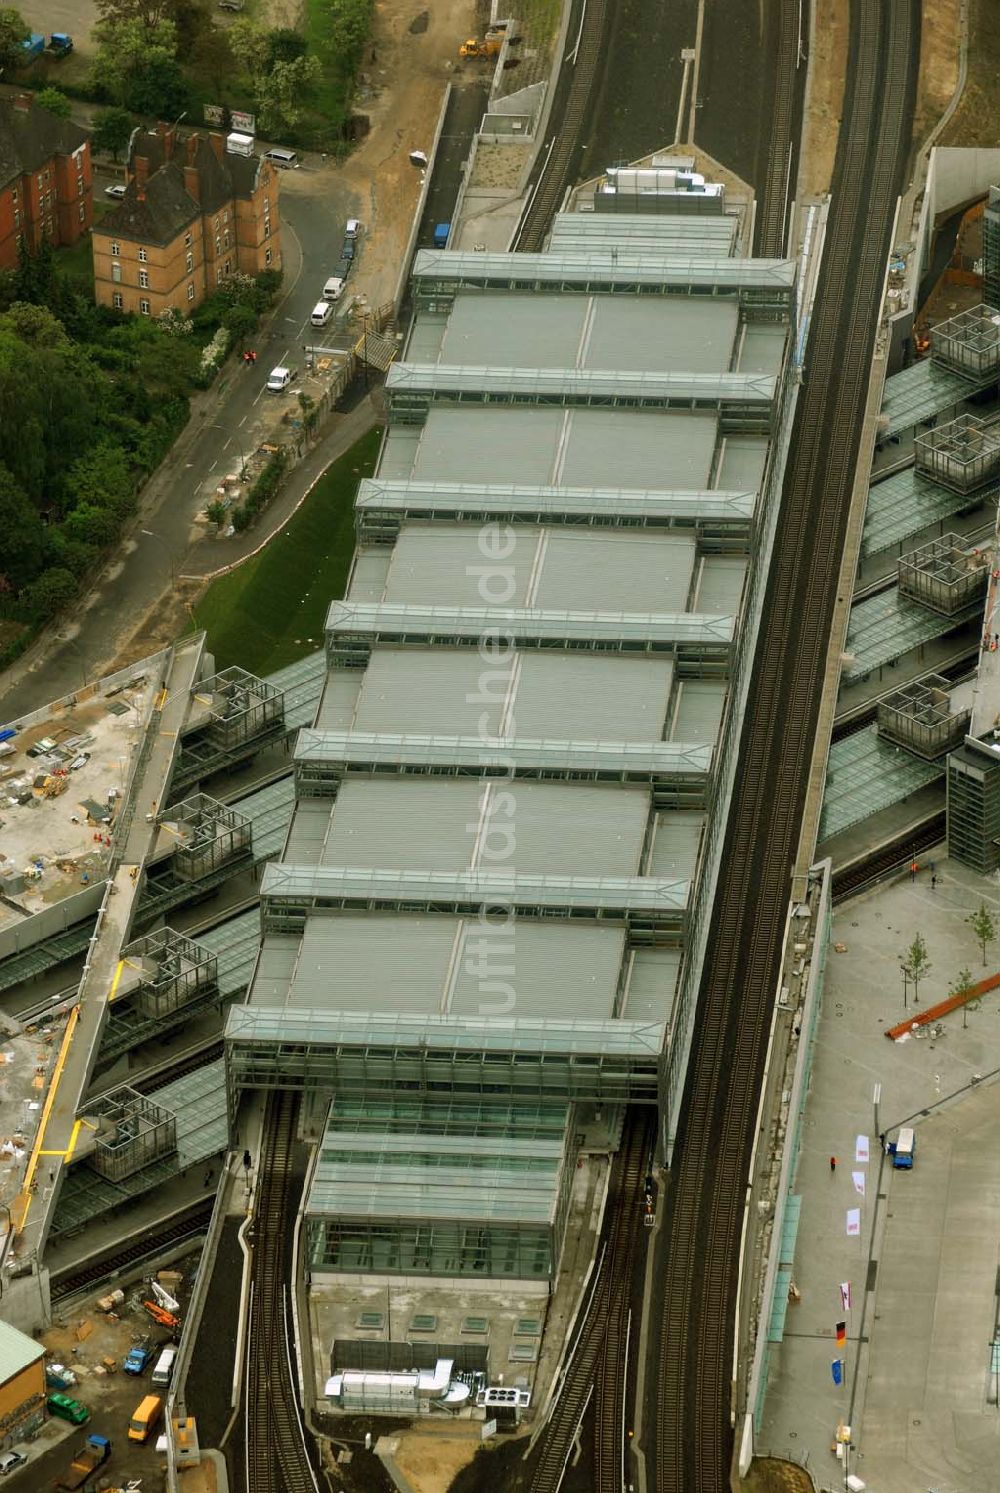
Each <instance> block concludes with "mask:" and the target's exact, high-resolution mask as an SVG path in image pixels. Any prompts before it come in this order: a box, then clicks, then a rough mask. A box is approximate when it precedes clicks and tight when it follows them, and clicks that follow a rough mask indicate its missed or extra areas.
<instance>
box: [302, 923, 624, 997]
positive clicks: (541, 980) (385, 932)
mask: <svg viewBox="0 0 1000 1493" xmlns="http://www.w3.org/2000/svg"><path fill="white" fill-rule="evenodd" d="M506 926H507V927H508V929H509V932H507V933H498V932H496V930H493V931H492V932H491V935H490V939H489V947H488V949H485V948H484V946H483V930H482V927H481V925H480V924H479V922H478V921H477V920H467V919H462V918H451V917H441V916H437V917H421V916H418V915H416V914H379V915H378V917H377V919H376V918H373V917H372V916H369V915H366V914H352V913H342V914H338V916H337V917H335V918H311V919H310V920H309V921H308V922H307V923H306V928H305V933H304V935H303V938H302V946H301V950H300V952H299V955H298V959H297V963H296V969H295V978H294V980H293V982H292V985H291V989H290V991H289V996H288V999H289V1001H290V1002H291V1003H292V1004H294V1005H296V1006H298V1007H302V1008H308V1009H320V1010H324V1011H337V1010H345V1011H351V1010H354V1011H372V1012H384V1013H386V1014H391V1013H394V1012H405V1013H409V1014H411V1015H419V1014H425V1015H434V1016H447V1015H453V1016H457V1017H469V1016H473V1017H488V1016H490V1015H491V1014H492V1015H498V1014H499V1015H506V1016H509V1015H510V1014H511V1011H510V1009H509V997H508V993H507V989H506V987H508V986H509V987H511V988H513V990H514V992H515V995H516V1001H517V1013H518V1014H519V1015H520V1016H522V1017H525V1016H530V1017H557V1016H574V1017H586V1018H588V1019H595V1020H603V1019H605V1018H607V1017H610V1016H611V1013H612V1010H613V1008H614V1001H615V991H616V989H617V986H618V975H619V970H620V968H621V961H622V958H623V955H624V947H625V934H624V931H623V930H622V929H620V928H612V927H596V926H586V927H573V928H571V927H568V926H566V925H564V924H559V923H532V922H527V921H521V920H518V919H516V918H515V919H514V920H513V922H512V923H510V924H509V925H506Z"/></svg>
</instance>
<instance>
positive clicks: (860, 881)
mask: <svg viewBox="0 0 1000 1493" xmlns="http://www.w3.org/2000/svg"><path fill="white" fill-rule="evenodd" d="M944 837H945V814H944V810H943V809H942V811H941V813H940V814H931V815H929V816H928V818H927V819H925V820H924V821H923V823H922V824H917V825H914V827H913V828H912V829H908V830H907V831H906V833H905V834H903V835H898V836H897V837H896V839H895V840H890V841H888V842H887V843H886V844H885V845H880V846H879V847H878V849H877V850H876V851H875V852H874V853H873V854H872V855H866V856H865V857H864V859H863V860H858V861H853V862H852V863H851V864H850V865H849V866H844V868H843V869H842V870H840V871H834V873H833V900H834V902H843V901H844V900H845V899H846V898H847V897H854V896H857V894H858V892H863V891H865V890H866V889H867V888H868V887H870V886H874V885H875V884H876V882H879V881H881V880H882V879H883V877H885V876H891V875H892V873H893V872H894V871H899V870H902V869H904V868H905V867H906V866H908V865H909V864H910V862H911V861H913V860H917V861H919V860H920V857H921V856H922V855H924V854H926V852H927V851H928V850H933V848H934V846H935V845H940V844H941V842H942V841H943V839H944Z"/></svg>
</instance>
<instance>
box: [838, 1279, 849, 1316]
mask: <svg viewBox="0 0 1000 1493" xmlns="http://www.w3.org/2000/svg"><path fill="white" fill-rule="evenodd" d="M840 1304H841V1306H842V1307H843V1308H844V1311H845V1312H849V1311H850V1309H851V1283H850V1281H849V1280H842V1281H841V1282H840Z"/></svg>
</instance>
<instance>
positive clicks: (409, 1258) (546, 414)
mask: <svg viewBox="0 0 1000 1493" xmlns="http://www.w3.org/2000/svg"><path fill="white" fill-rule="evenodd" d="M664 206H665V207H667V206H669V203H668V202H666V203H665V204H664ZM744 227H745V225H744V224H742V223H741V221H740V219H739V217H738V215H737V214H733V213H720V214H718V215H714V216H705V217H700V216H697V215H687V216H685V215H681V214H677V213H671V212H669V211H666V210H665V211H662V212H660V213H650V212H648V211H646V212H643V213H641V214H638V213H637V214H634V215H633V214H629V213H625V212H618V213H615V214H614V215H605V216H603V217H602V216H601V215H597V214H594V213H590V214H587V213H586V212H583V213H580V212H573V213H563V214H561V215H560V216H559V217H558V218H557V220H556V223H555V227H554V230H553V233H552V237H551V241H550V244H549V247H548V250H547V251H546V252H544V253H541V254H497V253H462V252H444V251H438V250H434V251H421V252H420V253H418V254H417V257H416V261H415V267H414V273H413V280H412V287H411V290H412V303H413V307H414V314H413V318H412V322H411V325H410V328H409V331H408V334H407V337H406V340H405V344H404V347H403V351H402V356H401V359H400V361H399V362H397V363H396V364H394V365H393V366H392V367H391V368H390V370H389V374H388V377H387V383H386V393H387V399H388V426H387V429H386V432H385V437H384V441H383V446H382V450H381V454H380V457H379V462H378V466H377V471H376V474H375V475H374V477H373V478H372V479H370V480H366V481H363V482H362V483H361V485H360V489H359V492H358V495H357V502H356V526H357V550H356V554H355V558H354V562H353V566H352V570H351V574H350V579H349V584H348V587H347V592H346V596H345V598H344V600H342V601H336V602H333V603H332V604H331V606H330V609H329V614H328V617H327V623H326V649H325V679H324V682H323V686H322V694H321V697H320V700H319V705H318V708H317V710H316V713H315V717H314V719H313V721H312V722H311V724H310V726H309V727H308V728H306V729H304V730H303V731H302V732H301V733H300V735H299V738H298V742H297V746H296V749H295V804H294V812H293V815H292V820H291V826H290V829H289V832H288V836H287V840H286V842H285V845H284V849H283V851H282V853H281V855H280V857H279V858H278V859H277V860H275V861H272V862H271V863H270V864H268V865H267V866H266V868H265V870H264V873H263V878H262V882H261V927H262V942H261V947H260V952H259V956H258V960H257V964H256V968H255V971H254V975H253V978H252V981H251V983H250V988H249V993H248V996H247V999H246V1001H245V1003H241V1004H238V1005H234V1006H233V1007H232V1008H231V1009H230V1013H229V1016H228V1019H227V1026H226V1040H225V1065H226V1079H227V1086H228V1095H229V1105H230V1113H231V1116H235V1113H236V1111H237V1109H238V1107H239V1105H240V1102H241V1098H242V1096H243V1095H244V1094H246V1093H250V1092H254V1091H256V1092H261V1091H263V1092H266V1091H268V1090H276V1089H294V1090H296V1091H298V1092H299V1093H300V1094H301V1095H302V1108H301V1115H302V1123H303V1125H304V1127H305V1129H306V1132H307V1133H308V1135H309V1136H310V1138H312V1139H313V1140H314V1141H316V1142H317V1144H316V1147H315V1153H314V1161H313V1164H312V1167H311V1171H310V1174H309V1177H308V1178H307V1182H306V1194H305V1204H304V1207H305V1214H306V1218H305V1232H304V1239H305V1245H304V1248H305V1252H306V1257H307V1261H308V1267H309V1269H310V1271H311V1272H312V1277H313V1280H314V1281H315V1280H317V1279H318V1278H320V1277H326V1278H328V1279H330V1278H332V1279H334V1280H336V1279H337V1278H344V1279H350V1280H355V1281H356V1280H358V1279H362V1278H368V1279H386V1280H390V1281H391V1280H392V1279H397V1280H398V1279H403V1278H405V1279H407V1280H413V1279H414V1278H419V1277H436V1278H441V1279H449V1280H453V1281H459V1282H461V1281H464V1282H466V1283H468V1282H470V1281H471V1282H475V1283H478V1284H483V1283H486V1284H487V1285H488V1283H489V1282H490V1281H498V1280H503V1281H507V1282H510V1281H517V1280H520V1281H527V1282H534V1283H535V1284H536V1286H537V1287H539V1288H541V1289H543V1290H545V1289H548V1288H549V1286H550V1285H551V1282H552V1281H553V1280H554V1278H555V1277H556V1275H557V1272H558V1269H559V1263H560V1257H561V1254H562V1250H563V1245H564V1237H565V1221H566V1217H567V1210H568V1206H569V1199H570V1194H571V1192H572V1188H573V1185H574V1178H575V1177H576V1176H577V1175H578V1173H579V1170H580V1168H579V1165H578V1163H579V1159H580V1156H581V1154H583V1153H586V1152H587V1151H594V1150H597V1151H603V1152H605V1153H606V1152H608V1151H610V1150H613V1149H614V1148H615V1147H616V1146H617V1143H618V1139H619V1136H620V1133H621V1127H622V1123H623V1116H624V1110H625V1107H626V1106H627V1105H629V1104H632V1103H641V1104H646V1105H649V1106H657V1105H658V1106H659V1110H660V1116H661V1125H660V1147H661V1150H662V1152H663V1153H664V1154H669V1150H670V1146H671V1144H672V1140H673V1132H674V1127H675V1125H676V1118H677V1110H678V1105H679V1101H680V1095H681V1088H682V1083H683V1076H684V1067H685V1063H686V1059H687V1052H688V1047H689V1044H690V1038H691V1032H692V1024H693V1021H694V1010H695V996H696V994H697V989H698V982H699V975H700V967H701V960H702V956H703V952H704V947H705V940H706V938H707V932H708V920H709V913H710V909H711V901H712V893H713V887H714V881H715V875H716V871H717V867H718V861H719V856H720V854H721V847H722V840H723V834H724V830H725V823H726V813H727V809H728V799H729V794H730V789H731V782H732V772H733V768H734V765H735V754H736V748H737V743H738V739H739V732H740V722H741V716H742V709H743V704H744V700H745V693H746V688H747V684H748V677H747V676H748V667H749V661H750V658H751V656H752V645H753V641H754V636H755V632H756V626H757V621H758V618H759V614H760V610H761V606H762V601H763V593H764V583H765V580H766V573H767V564H768V560H769V556H770V550H771V544H772V540H773V535H774V528H775V520H776V512H777V499H778V494H779V492H780V484H781V476H782V470H783V464H784V455H785V446H786V441H787V434H788V429H789V425H790V415H791V410H792V407H793V404H794V395H795V383H796V381H795V378H794V376H793V373H792V361H793V356H794V348H795V343H796V337H795V323H796V295H795V265H794V263H793V262H786V261H772V260H769V261H760V260H754V259H752V258H748V257H745V255H743V254H742V253H741V245H742V243H743V232H742V229H743V228H744Z"/></svg>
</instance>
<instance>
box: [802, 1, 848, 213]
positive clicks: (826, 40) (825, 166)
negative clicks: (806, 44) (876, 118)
mask: <svg viewBox="0 0 1000 1493" xmlns="http://www.w3.org/2000/svg"><path fill="white" fill-rule="evenodd" d="M849 9H850V7H849V0H816V34H815V36H814V37H813V42H812V57H811V67H812V80H811V92H810V95H809V108H808V110H807V112H806V119H805V130H804V144H803V150H802V165H801V168H800V172H799V196H800V197H801V198H806V199H808V198H812V197H821V196H823V194H824V193H826V192H828V191H829V190H830V181H831V179H832V177H833V161H834V157H835V155H836V153H837V133H838V131H839V129H840V116H841V110H842V109H843V103H844V72H845V70H846V67H847V28H848V17H849Z"/></svg>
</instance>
